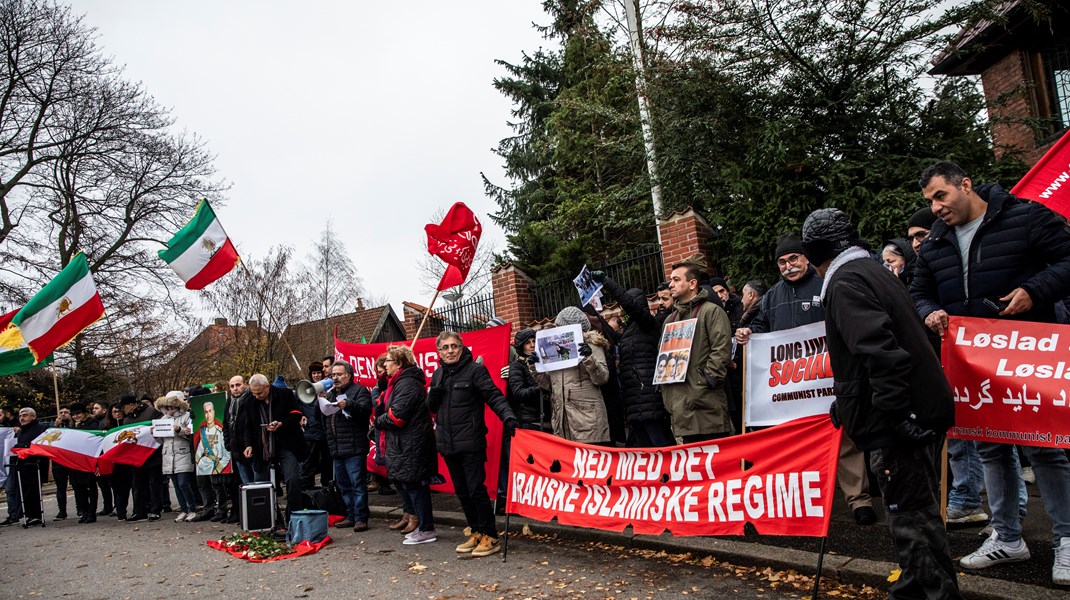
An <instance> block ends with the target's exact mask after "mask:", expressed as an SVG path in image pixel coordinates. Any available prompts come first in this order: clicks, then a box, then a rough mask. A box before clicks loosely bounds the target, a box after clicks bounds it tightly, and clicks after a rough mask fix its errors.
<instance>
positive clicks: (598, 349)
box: [535, 331, 610, 444]
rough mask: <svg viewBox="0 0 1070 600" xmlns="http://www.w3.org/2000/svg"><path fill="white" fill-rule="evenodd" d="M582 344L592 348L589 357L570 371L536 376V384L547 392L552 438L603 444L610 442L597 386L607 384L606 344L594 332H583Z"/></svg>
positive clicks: (562, 370)
mask: <svg viewBox="0 0 1070 600" xmlns="http://www.w3.org/2000/svg"><path fill="white" fill-rule="evenodd" d="M583 341H584V342H586V343H587V345H589V346H590V347H591V355H590V356H587V357H584V358H581V359H580V364H578V365H576V366H575V367H572V368H569V369H561V370H559V371H551V372H548V373H536V374H535V380H536V381H538V382H539V385H540V386H541V387H542V388H543V389H545V390H550V396H551V400H552V403H553V414H552V415H551V418H550V421H551V423H552V424H553V428H554V435H556V436H558V437H562V438H564V439H566V440H570V441H573V442H581V443H584V444H605V443H608V442H609V440H610V436H609V417H608V416H607V414H606V405H605V402H604V401H603V400H602V390H601V389H599V386H600V385H602V384H604V383H605V382H607V381H609V367H608V366H607V365H606V350H607V349H608V348H609V342H608V341H606V338H604V337H602V334H600V333H598V332H597V331H586V332H584V334H583Z"/></svg>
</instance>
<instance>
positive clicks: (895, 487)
mask: <svg viewBox="0 0 1070 600" xmlns="http://www.w3.org/2000/svg"><path fill="white" fill-rule="evenodd" d="M802 234H803V235H802V243H803V247H804V251H805V252H806V255H807V256H808V257H809V258H810V260H811V261H812V263H813V264H814V265H816V268H817V271H818V273H820V274H821V276H822V277H823V278H824V283H823V285H822V288H821V300H822V302H823V304H824V306H825V336H826V340H827V343H828V351H829V359H830V360H831V361H832V371H833V373H835V375H834V383H833V387H834V389H835V393H836V399H835V400H834V401H833V402H832V406H831V407H830V409H829V417H830V418H831V419H832V424H833V425H834V426H836V427H837V428H840V427H842V428H843V430H844V432H845V433H846V434H847V435H848V436H850V437H851V439H852V440H853V441H854V442H855V444H856V445H857V446H858V447H859V448H861V449H863V450H868V451H869V452H870V466H871V467H872V469H873V472H874V473H875V474H876V476H877V483H878V485H879V486H880V489H881V492H882V495H883V496H884V505H885V509H886V510H887V513H888V525H889V527H890V528H891V533H892V541H893V544H894V546H895V550H896V554H897V555H898V560H899V567H900V569H901V574H900V576H899V579H897V580H896V581H895V583H893V584H892V586H891V588H890V589H889V590H888V597H889V598H893V599H895V598H932V599H938V598H939V599H956V598H961V597H962V596H961V594H960V593H959V588H958V581H957V577H958V576H957V574H956V572H955V565H954V563H953V562H952V561H951V553H950V550H949V548H948V544H947V535H946V531H945V529H944V523H943V520H942V519H941V516H940V505H939V502H938V501H937V497H938V493H939V492H938V490H939V486H938V483H937V476H936V466H935V464H934V463H933V459H932V457H933V456H934V453H935V448H936V446H937V445H938V443H939V441H940V439H941V438H942V437H943V436H944V435H945V434H946V432H947V430H948V429H949V428H950V427H951V425H952V424H953V423H954V417H955V407H954V400H953V398H952V394H951V386H950V385H948V383H947V379H946V378H945V377H944V373H943V370H942V367H941V366H940V361H939V360H938V359H937V357H936V353H935V352H934V351H933V348H932V344H930V343H929V340H928V337H927V336H926V334H925V330H924V328H923V327H922V326H921V323H920V322H919V321H918V319H917V317H916V316H915V314H914V312H913V306H912V302H911V299H910V296H909V294H908V293H907V291H906V288H905V287H904V286H903V284H902V283H901V282H900V281H899V280H898V278H897V277H896V276H895V275H893V274H892V273H891V272H890V271H888V270H887V269H885V268H883V267H882V266H881V265H880V264H878V263H877V262H876V261H874V260H872V258H871V257H870V253H869V250H868V249H866V248H865V246H864V245H863V243H862V242H860V240H859V239H858V231H857V229H856V228H855V226H854V225H853V224H852V223H851V222H850V220H849V219H848V218H847V215H846V214H844V213H843V211H841V210H839V209H836V208H823V209H820V210H816V211H814V212H813V213H811V214H810V216H808V217H807V218H806V221H805V222H804V223H803V228H802Z"/></svg>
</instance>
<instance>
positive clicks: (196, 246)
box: [159, 200, 241, 290]
mask: <svg viewBox="0 0 1070 600" xmlns="http://www.w3.org/2000/svg"><path fill="white" fill-rule="evenodd" d="M159 255H160V258H162V259H163V260H164V262H166V263H167V264H168V266H170V267H171V268H172V269H174V271H175V274H177V275H178V276H179V278H181V279H182V281H184V282H185V283H186V289H190V290H200V289H203V288H204V287H205V286H207V285H208V284H210V283H212V282H213V281H215V280H216V279H219V278H220V277H222V276H224V275H226V274H227V273H229V272H230V270H231V269H233V268H234V266H235V265H237V264H238V261H239V260H241V257H239V256H238V251H237V250H235V249H234V244H233V243H231V241H230V238H229V237H228V236H227V232H226V231H224V230H223V226H222V225H220V223H219V219H217V218H216V216H215V212H214V211H213V210H212V207H211V206H209V205H208V201H207V200H201V203H200V204H198V205H197V212H196V213H194V215H193V218H192V219H190V222H189V223H187V224H186V226H185V227H183V228H182V229H180V230H178V233H176V234H175V235H174V237H172V238H171V241H169V242H167V249H166V250H160V251H159Z"/></svg>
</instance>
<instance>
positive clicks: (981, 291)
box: [910, 162, 1070, 585]
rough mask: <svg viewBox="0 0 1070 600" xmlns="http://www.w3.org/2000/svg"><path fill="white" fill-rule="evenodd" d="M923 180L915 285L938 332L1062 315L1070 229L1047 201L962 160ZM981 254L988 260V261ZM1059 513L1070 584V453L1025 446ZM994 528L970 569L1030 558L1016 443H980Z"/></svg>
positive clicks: (1069, 287)
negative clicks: (924, 234) (973, 172)
mask: <svg viewBox="0 0 1070 600" xmlns="http://www.w3.org/2000/svg"><path fill="white" fill-rule="evenodd" d="M918 183H919V186H920V187H921V190H922V194H923V195H924V196H925V199H926V200H927V201H928V202H929V203H930V205H931V207H932V212H933V214H934V215H936V217H937V219H938V220H937V221H936V222H935V223H934V224H933V228H932V232H931V233H930V235H929V238H928V240H926V242H925V243H923V244H922V245H921V247H920V248H919V250H920V252H919V254H918V261H917V264H916V266H915V270H914V280H913V281H912V282H911V287H910V292H911V295H912V296H913V298H914V308H915V310H916V311H917V314H918V315H919V316H920V317H921V318H923V319H924V320H925V325H926V326H928V327H929V328H930V329H932V330H933V331H934V332H935V333H937V334H938V335H940V336H941V337H942V336H943V335H944V332H945V331H946V329H947V325H948V318H949V316H951V315H957V316H971V317H981V318H988V319H996V318H1006V319H1016V320H1023V321H1036V322H1042V323H1054V322H1056V313H1055V303H1056V302H1059V301H1061V300H1062V299H1063V298H1065V297H1067V296H1068V295H1070V231H1068V230H1067V228H1066V225H1065V222H1064V221H1063V220H1062V219H1060V218H1059V217H1057V216H1056V215H1055V214H1054V213H1053V212H1051V210H1049V209H1048V208H1046V207H1044V206H1042V205H1040V204H1037V203H1034V202H1024V201H1022V200H1020V199H1018V198H1017V197H1015V196H1013V195H1011V194H1009V193H1007V192H1006V191H1004V190H1003V188H1001V187H1000V186H998V185H996V184H985V185H980V186H976V187H975V186H974V185H973V181H972V180H971V179H970V178H969V177H968V176H967V174H966V172H965V171H964V170H963V169H962V167H960V166H959V165H957V164H955V163H952V162H938V163H936V164H933V165H932V166H930V167H929V168H927V169H926V170H925V171H924V172H922V174H921V177H920V179H919V182H918ZM982 258H983V260H982ZM1020 448H1021V450H1022V452H1023V453H1024V454H1025V455H1026V456H1027V457H1028V459H1029V462H1030V464H1031V465H1032V467H1033V472H1034V473H1035V474H1036V480H1037V487H1039V488H1040V493H1041V496H1042V497H1043V498H1044V508H1045V509H1046V510H1047V512H1048V516H1049V517H1051V520H1052V524H1053V525H1052V535H1053V546H1054V548H1055V561H1054V564H1053V565H1052V581H1053V582H1054V583H1056V584H1057V585H1070V462H1068V460H1067V457H1066V453H1065V452H1064V451H1063V450H1062V449H1059V448H1041V447H1035V446H1020ZM977 451H978V454H980V456H981V463H982V465H983V467H984V475H985V487H986V488H987V489H988V504H989V507H990V508H991V509H992V529H993V531H992V535H991V536H990V537H989V538H988V539H987V540H985V542H984V543H983V544H982V545H981V547H980V548H978V549H977V550H976V551H975V552H973V553H971V554H968V555H966V556H964V557H963V558H962V559H961V561H960V564H962V566H963V567H966V568H969V569H983V568H987V567H990V566H993V565H997V564H1001V563H1006V562H1016V561H1024V560H1028V559H1029V558H1030V554H1029V548H1028V547H1027V546H1026V545H1025V541H1024V540H1023V539H1022V524H1021V520H1020V518H1019V508H1018V506H1019V502H1018V492H1019V481H1020V477H1019V475H1018V472H1017V469H1016V461H1015V453H1014V446H1013V445H1011V444H1003V443H993V442H978V443H977Z"/></svg>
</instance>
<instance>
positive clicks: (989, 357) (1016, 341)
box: [942, 317, 1070, 448]
mask: <svg viewBox="0 0 1070 600" xmlns="http://www.w3.org/2000/svg"><path fill="white" fill-rule="evenodd" d="M942 352H943V363H944V373H945V374H946V375H947V380H948V382H949V383H950V384H951V389H952V391H953V392H954V394H955V425H954V427H952V428H951V431H950V432H949V433H948V435H949V436H950V437H955V438H960V439H967V440H978V441H984V442H1001V443H1008V444H1019V445H1024V446H1045V447H1051V448H1070V405H1068V404H1067V399H1068V398H1067V396H1068V395H1070V326H1066V325H1053V324H1050V323H1031V322H1028V321H1011V320H1007V319H975V318H969V317H951V318H950V319H949V320H948V328H947V332H946V334H945V335H944V343H943V345H942Z"/></svg>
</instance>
